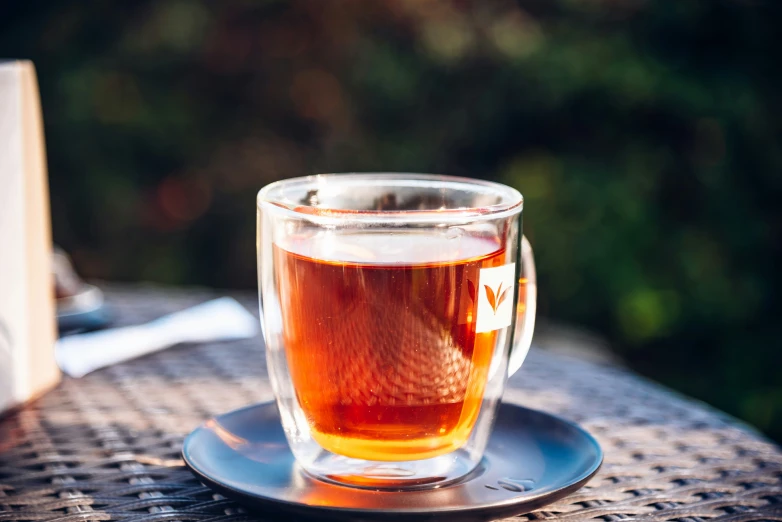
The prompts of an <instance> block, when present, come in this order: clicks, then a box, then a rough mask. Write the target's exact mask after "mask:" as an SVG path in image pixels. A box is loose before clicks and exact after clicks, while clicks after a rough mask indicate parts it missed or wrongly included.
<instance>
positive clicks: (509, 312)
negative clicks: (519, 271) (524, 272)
mask: <svg viewBox="0 0 782 522" xmlns="http://www.w3.org/2000/svg"><path fill="white" fill-rule="evenodd" d="M515 283H516V264H515V263H508V264H507V265H501V266H493V267H487V268H481V270H480V272H479V275H478V284H477V285H476V286H477V288H475V287H474V286H473V285H472V284H471V281H468V283H467V287H468V288H467V290H468V292H469V293H470V298H472V300H473V302H474V303H476V318H475V333H483V332H493V331H494V330H500V329H502V328H506V327H508V326H510V325H511V323H512V322H513V313H514V311H515V307H514V306H513V303H512V302H511V301H513V296H514V295H515V290H514V289H515V288H516V286H515ZM481 288H483V291H482V292H481V291H480V289H481ZM476 290H478V292H476Z"/></svg>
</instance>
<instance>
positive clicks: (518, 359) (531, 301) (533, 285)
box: [508, 236, 538, 377]
mask: <svg viewBox="0 0 782 522" xmlns="http://www.w3.org/2000/svg"><path fill="white" fill-rule="evenodd" d="M520 257H521V273H520V275H519V300H518V303H517V304H516V329H515V330H514V332H513V346H512V347H511V352H510V361H509V363H508V377H510V376H511V375H513V374H514V373H516V372H517V371H518V370H519V368H521V365H522V363H523V362H524V359H526V357H527V352H529V347H530V344H532V332H533V331H534V330H535V312H536V308H537V299H538V284H537V276H536V274H535V257H534V256H533V254H532V246H531V245H530V244H529V241H527V238H526V237H524V236H522V237H521V256H520Z"/></svg>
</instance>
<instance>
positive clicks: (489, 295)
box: [483, 283, 510, 315]
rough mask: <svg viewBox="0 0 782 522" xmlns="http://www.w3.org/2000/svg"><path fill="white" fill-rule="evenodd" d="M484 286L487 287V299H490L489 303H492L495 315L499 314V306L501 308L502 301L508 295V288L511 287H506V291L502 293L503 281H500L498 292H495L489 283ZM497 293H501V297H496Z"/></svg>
mask: <svg viewBox="0 0 782 522" xmlns="http://www.w3.org/2000/svg"><path fill="white" fill-rule="evenodd" d="M483 288H485V289H486V299H488V300H489V304H490V305H491V309H492V311H493V312H494V315H497V308H499V307H500V305H501V304H502V302H503V301H505V298H506V297H508V290H510V288H506V289H505V291H504V292H502V293H500V290H502V283H500V286H499V287H498V288H497V293H496V294H495V293H494V290H492V289H491V288H490V287H489V285H483ZM495 295H499V296H500V298H499V299H497V298H495Z"/></svg>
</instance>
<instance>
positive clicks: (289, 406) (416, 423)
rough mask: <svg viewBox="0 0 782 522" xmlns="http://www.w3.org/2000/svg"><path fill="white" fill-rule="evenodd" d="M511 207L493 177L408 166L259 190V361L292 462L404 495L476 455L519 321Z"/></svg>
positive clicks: (524, 343) (525, 300) (528, 333)
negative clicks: (262, 350)
mask: <svg viewBox="0 0 782 522" xmlns="http://www.w3.org/2000/svg"><path fill="white" fill-rule="evenodd" d="M522 202H523V200H522V196H521V194H519V192H518V191H516V190H514V189H512V188H510V187H507V186H504V185H500V184H498V183H490V182H486V181H478V180H472V179H467V178H456V177H447V176H433V175H422V174H326V175H317V176H309V177H305V178H295V179H289V180H285V181H279V182H276V183H272V184H270V185H268V186H266V187H265V188H263V189H262V190H261V191H260V193H259V194H258V245H257V246H258V277H259V290H260V304H261V324H262V327H263V334H264V338H265V341H266V349H267V351H266V354H267V365H268V369H269V376H270V379H271V383H272V387H273V389H274V394H275V396H276V399H277V404H278V407H279V410H280V417H281V419H282V425H283V428H284V430H285V434H286V436H287V438H288V443H289V444H290V448H291V450H292V452H293V454H294V456H295V458H296V461H297V463H298V464H299V465H300V466H301V467H302V468H303V469H304V470H306V471H307V472H309V473H310V474H312V475H314V476H316V477H318V478H321V479H324V480H328V481H333V482H338V483H342V484H349V485H353V486H358V487H370V488H392V489H405V488H416V487H433V486H437V485H442V484H445V483H447V482H451V481H454V480H456V479H458V478H460V477H462V476H464V475H466V474H467V473H469V472H470V471H472V470H473V469H474V468H475V467H476V466H477V465H478V464H479V463H480V460H481V458H482V455H483V452H484V449H485V448H486V444H487V442H488V439H489V433H490V431H491V429H492V426H493V424H494V418H495V415H496V413H497V407H498V405H499V402H500V399H501V397H502V392H503V388H504V386H505V382H506V380H507V376H508V375H509V374H512V373H513V372H515V371H516V370H518V368H519V367H520V366H521V363H522V362H523V360H524V357H525V356H526V353H527V351H528V349H529V345H530V340H531V337H532V330H533V326H534V321H535V297H536V287H535V267H534V264H533V259H532V250H531V249H530V247H529V244H528V243H527V241H526V239H525V238H523V236H522V235H521V214H522V212H521V211H522Z"/></svg>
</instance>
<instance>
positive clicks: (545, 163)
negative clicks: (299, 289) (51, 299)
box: [0, 0, 782, 440]
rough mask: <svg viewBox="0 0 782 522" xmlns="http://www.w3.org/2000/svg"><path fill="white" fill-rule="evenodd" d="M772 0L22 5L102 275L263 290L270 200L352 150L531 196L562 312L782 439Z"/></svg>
mask: <svg viewBox="0 0 782 522" xmlns="http://www.w3.org/2000/svg"><path fill="white" fill-rule="evenodd" d="M780 14H782V10H781V9H780V2H776V1H773V2H771V1H770V2H763V1H750V0H734V1H727V0H704V1H690V0H681V1H663V0H659V1H654V2H652V1H646V0H537V1H521V2H518V3H516V2H511V1H493V2H485V1H484V2H466V1H426V0H408V1H404V0H373V1H358V0H354V1H320V0H311V1H249V0H224V1H220V2H218V1H214V2H208V1H205V0H160V1H154V2H153V1H145V2H115V1H108V0H104V1H98V0H91V1H84V2H63V1H48V2H35V1H31V2H5V3H3V4H2V7H0V55H2V56H5V57H20V58H30V59H32V60H34V61H35V63H36V65H37V67H38V72H39V76H40V84H41V94H42V99H43V107H44V113H45V119H46V137H47V140H48V151H49V167H50V175H51V190H52V208H53V219H54V234H55V239H56V241H57V242H58V243H59V244H60V245H61V246H63V247H64V248H66V249H67V250H68V251H69V252H70V253H71V254H72V255H73V257H74V260H75V262H76V264H77V267H78V268H79V270H80V271H81V272H82V273H83V274H84V275H85V276H87V277H93V278H107V279H119V280H139V279H150V280H156V281H162V282H167V283H175V284H204V285H212V286H218V287H242V288H244V287H247V288H249V287H254V285H255V254H254V197H255V193H256V192H257V190H258V189H259V188H260V187H261V186H263V185H264V184H266V183H268V182H270V181H272V180H275V179H280V178H285V177H291V176H297V175H303V174H309V173H314V172H330V171H377V170H396V171H417V172H440V173H450V174H458V175H468V176H474V177H480V178H486V179H495V180H499V181H502V182H505V183H508V184H511V185H513V186H515V187H517V188H519V189H520V190H521V191H522V193H524V195H525V196H526V207H525V226H526V233H527V235H528V236H529V237H530V239H531V241H532V243H533V244H534V246H535V248H536V255H537V259H538V266H539V276H540V281H539V283H540V292H541V295H540V310H541V313H543V314H544V315H545V316H547V317H550V318H554V319H556V320H562V321H568V322H572V323H576V324H580V325H584V326H586V327H588V328H591V329H593V330H595V331H597V332H600V333H601V334H603V335H605V336H606V337H608V338H609V339H610V340H611V342H612V346H613V348H614V349H615V350H616V351H617V352H618V353H619V354H621V356H622V357H624V358H625V359H626V360H627V361H629V362H630V364H631V365H632V366H633V367H635V368H636V369H638V370H639V371H641V372H642V373H644V374H647V375H650V376H651V377H653V378H655V379H657V380H660V381H662V382H664V383H667V384H669V385H671V386H673V387H675V388H677V389H679V390H682V391H684V392H686V393H688V394H692V395H694V396H697V397H701V398H703V399H705V400H707V401H708V402H710V403H712V404H714V405H716V406H718V407H720V408H723V409H725V410H727V411H729V412H731V413H733V414H735V415H737V416H739V417H741V418H743V419H746V420H747V421H749V422H750V423H752V424H754V425H755V426H757V427H758V428H760V429H761V430H763V431H765V432H766V433H768V434H770V435H771V436H772V437H774V438H776V439H777V440H782V328H781V327H780V312H782V305H781V304H780V299H779V293H780V289H781V288H780V287H781V286H782V284H781V283H782V270H780V267H781V263H780V261H782V252H781V251H780V250H781V249H782V212H780V210H779V208H780V196H782V175H780V170H781V169H782V99H781V98H780V93H782V76H781V75H780V62H781V61H782V60H781V58H782V53H780V51H781V50H782V45H781V44H782V41H781V39H782V37H781V36H780V34H781V32H780V31H779V29H778V28H779V27H780V23H781V22H782V17H781V16H780Z"/></svg>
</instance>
